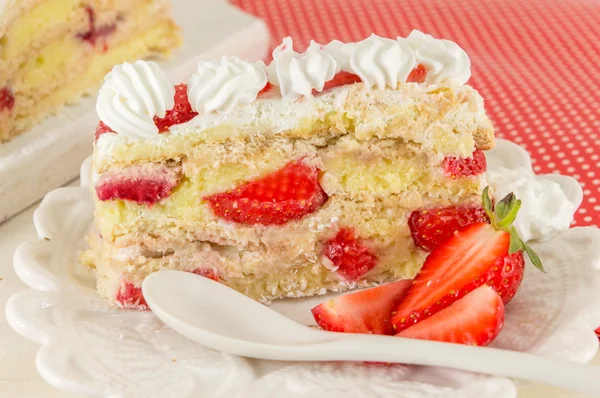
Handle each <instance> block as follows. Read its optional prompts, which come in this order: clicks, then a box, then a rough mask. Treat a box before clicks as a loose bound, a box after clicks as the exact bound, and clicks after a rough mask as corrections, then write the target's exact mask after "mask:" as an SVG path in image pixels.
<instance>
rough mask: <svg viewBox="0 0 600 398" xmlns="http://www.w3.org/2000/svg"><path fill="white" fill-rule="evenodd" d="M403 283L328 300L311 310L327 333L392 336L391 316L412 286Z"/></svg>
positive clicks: (405, 282)
mask: <svg viewBox="0 0 600 398" xmlns="http://www.w3.org/2000/svg"><path fill="white" fill-rule="evenodd" d="M411 282H412V281H411V280H409V279H406V280H400V281H397V282H393V283H388V284H387V285H383V286H378V287H374V288H371V289H366V290H361V291H358V292H356V293H350V294H345V295H343V296H340V297H337V298H334V299H331V300H327V301H325V302H323V303H321V304H319V305H318V306H316V307H315V308H313V309H312V314H313V316H314V318H315V321H316V322H317V324H318V325H319V326H320V327H321V328H322V329H324V330H328V331H332V332H346V333H372V334H393V333H394V329H393V328H392V325H391V323H390V314H391V313H392V310H393V309H394V308H395V307H396V305H397V304H398V302H399V301H400V299H402V297H403V296H404V294H405V293H406V290H407V289H408V288H409V287H410V285H411Z"/></svg>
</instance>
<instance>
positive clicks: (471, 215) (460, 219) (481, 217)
mask: <svg viewBox="0 0 600 398" xmlns="http://www.w3.org/2000/svg"><path fill="white" fill-rule="evenodd" d="M487 221H489V218H488V216H487V214H486V213H485V210H484V209H483V207H481V206H476V205H471V206H449V207H438V208H432V209H426V210H415V211H413V212H412V213H411V215H410V217H409V219H408V225H409V227H410V232H411V234H412V237H413V241H414V242H415V245H417V246H419V247H420V248H421V249H423V250H425V251H431V250H433V249H435V248H436V247H437V246H439V245H440V244H441V243H442V242H444V241H445V240H447V239H448V238H449V237H450V236H452V234H453V233H454V232H455V231H457V230H459V229H461V228H462V227H466V226H467V225H471V224H475V223H478V222H487Z"/></svg>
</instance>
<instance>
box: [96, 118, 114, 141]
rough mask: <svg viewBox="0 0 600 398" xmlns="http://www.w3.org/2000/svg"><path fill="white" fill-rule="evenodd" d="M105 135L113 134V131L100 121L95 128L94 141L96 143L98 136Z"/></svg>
mask: <svg viewBox="0 0 600 398" xmlns="http://www.w3.org/2000/svg"><path fill="white" fill-rule="evenodd" d="M106 133H114V131H113V129H111V128H110V127H108V126H107V125H106V124H104V122H103V121H102V120H100V121H99V122H98V126H96V134H95V135H94V137H95V139H96V141H98V138H100V136H101V135H102V134H106Z"/></svg>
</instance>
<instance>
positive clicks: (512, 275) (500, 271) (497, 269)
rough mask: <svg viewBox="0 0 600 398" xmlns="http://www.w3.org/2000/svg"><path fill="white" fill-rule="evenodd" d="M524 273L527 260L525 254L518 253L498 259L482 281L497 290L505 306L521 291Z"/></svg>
mask: <svg viewBox="0 0 600 398" xmlns="http://www.w3.org/2000/svg"><path fill="white" fill-rule="evenodd" d="M524 272H525V259H524V258H523V252H521V251H518V252H515V253H513V254H505V255H504V256H502V257H499V258H497V259H496V261H495V262H494V265H493V266H492V268H491V269H490V270H489V272H488V273H487V275H485V276H484V277H483V278H482V279H483V280H484V281H485V283H486V284H488V285H489V286H491V287H493V288H494V290H496V292H497V293H498V294H499V295H500V297H502V301H504V304H508V303H509V302H510V301H511V300H512V298H513V297H514V296H515V294H516V293H517V290H519V287H520V286H521V281H523V274H524Z"/></svg>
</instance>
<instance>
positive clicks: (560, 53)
mask: <svg viewBox="0 0 600 398" xmlns="http://www.w3.org/2000/svg"><path fill="white" fill-rule="evenodd" d="M232 3H233V4H235V5H236V6H238V7H240V8H241V9H243V10H245V11H246V12H249V13H251V14H254V15H257V16H258V17H260V18H262V19H263V20H264V21H265V22H266V23H267V25H268V26H269V29H270V30H271V34H272V40H273V41H272V43H271V44H272V47H275V46H276V45H278V44H279V43H281V39H282V38H283V37H285V36H291V37H292V38H293V39H294V46H295V48H296V50H297V51H300V50H303V49H304V48H306V46H308V44H309V41H310V40H311V39H314V40H315V41H317V42H320V43H326V42H329V41H331V40H334V39H339V40H342V41H357V40H361V39H363V38H365V37H367V36H368V35H370V34H371V33H376V34H378V35H380V36H387V37H396V36H406V35H408V34H409V33H410V31H411V30H413V29H419V30H421V31H423V32H425V33H429V34H432V35H433V36H435V37H439V38H445V39H449V40H453V41H455V42H457V43H458V44H459V45H460V46H462V47H463V48H464V49H465V50H466V51H467V53H468V54H469V56H470V57H471V62H472V72H473V76H472V78H471V80H470V81H469V84H470V85H472V86H473V87H475V88H476V89H477V90H479V92H480V93H481V95H482V96H483V97H484V98H485V99H486V108H487V111H488V113H489V115H490V117H491V118H492V120H493V122H494V125H495V127H496V135H497V136H498V137H503V138H507V139H509V140H512V141H514V142H516V143H518V144H520V145H522V146H523V147H525V148H526V149H527V150H528V151H529V153H530V154H531V156H532V159H533V167H534V170H535V172H536V173H539V174H544V173H560V174H565V175H570V176H573V177H575V178H576V179H577V180H579V182H580V183H581V185H582V186H583V189H584V194H585V196H584V201H583V204H582V206H581V208H580V209H579V210H578V212H577V214H576V217H575V221H574V224H576V225H594V226H598V225H599V224H600V220H599V217H598V216H599V214H600V153H599V152H600V115H599V113H600V71H599V70H598V69H597V65H600V23H599V21H600V1H592V0H502V1H498V0H478V1H472V0H371V1H366V0H326V1H325V0H232Z"/></svg>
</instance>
